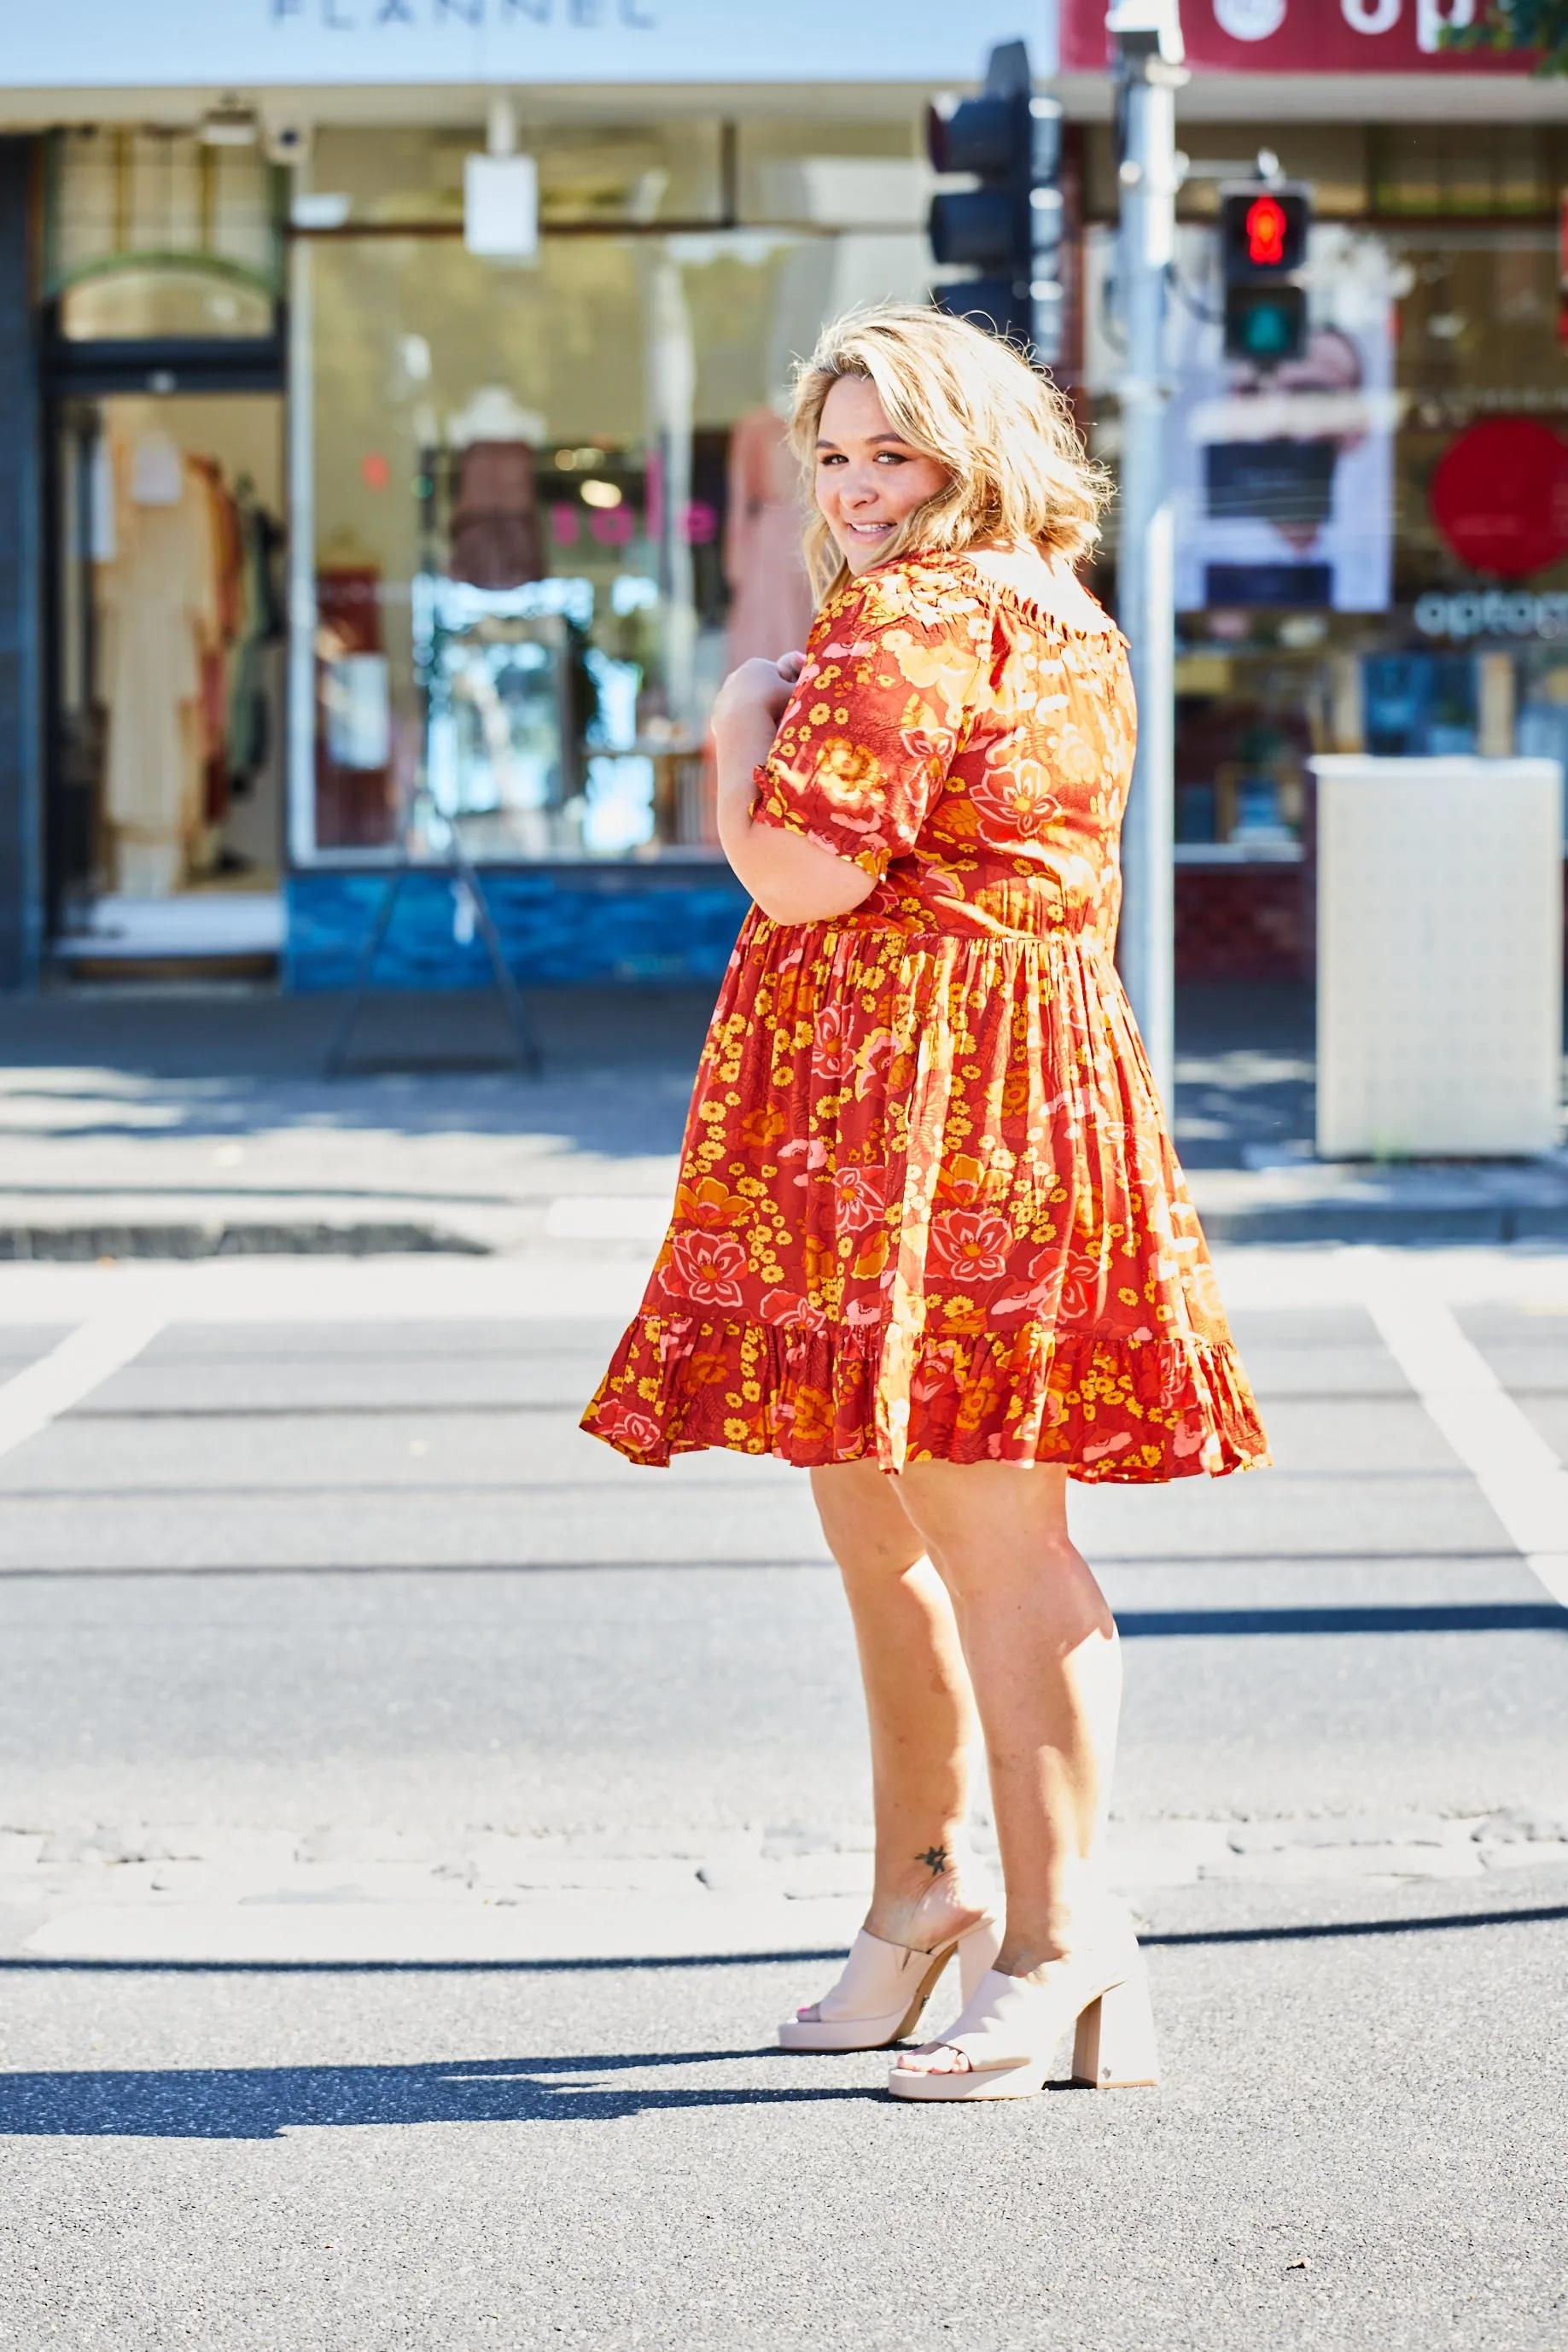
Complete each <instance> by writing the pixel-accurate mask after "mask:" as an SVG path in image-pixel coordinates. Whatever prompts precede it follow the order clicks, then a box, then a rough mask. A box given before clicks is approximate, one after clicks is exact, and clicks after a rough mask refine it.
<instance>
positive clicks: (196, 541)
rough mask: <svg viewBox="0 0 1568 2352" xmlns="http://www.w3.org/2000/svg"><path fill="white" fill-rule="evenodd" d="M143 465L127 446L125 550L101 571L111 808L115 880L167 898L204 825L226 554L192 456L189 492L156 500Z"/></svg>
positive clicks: (185, 474)
mask: <svg viewBox="0 0 1568 2352" xmlns="http://www.w3.org/2000/svg"><path fill="white" fill-rule="evenodd" d="M143 446H145V445H143ZM137 467H138V460H137V457H136V453H135V452H134V451H127V452H126V453H125V455H124V477H125V478H127V479H128V481H129V488H130V496H129V498H128V499H126V500H125V502H124V504H123V506H122V509H121V514H120V524H121V528H120V532H119V536H118V541H117V545H118V549H119V552H118V553H117V555H116V557H115V560H114V562H112V563H108V564H105V565H104V566H102V568H101V570H100V572H99V583H98V593H99V617H100V620H101V624H102V667H101V671H100V676H101V680H102V689H103V698H104V701H105V704H106V706H107V709H108V716H109V747H108V758H107V761H106V768H105V778H104V813H105V814H106V816H107V818H108V820H109V823H110V827H111V828H112V831H113V835H114V840H115V863H116V877H115V878H116V884H117V887H119V888H120V889H121V890H124V891H128V892H130V893H131V895H133V896H139V897H148V898H163V897H166V896H167V895H168V893H169V892H170V891H172V890H176V889H178V887H180V883H181V881H182V880H183V876H184V872H185V868H186V865H187V862H188V859H189V857H190V856H191V854H192V852H193V849H194V848H195V847H196V845H197V844H198V842H199V840H200V837H201V834H202V831H203V825H204V800H205V793H204V754H205V730H204V723H203V717H202V710H201V698H202V693H203V669H202V656H203V654H204V651H207V650H209V649H210V648H211V647H212V646H214V644H216V642H217V640H218V604H217V562H216V550H215V544H214V528H213V520H212V508H211V501H210V499H209V497H208V495H207V489H206V486H205V484H204V482H203V481H202V479H201V478H200V477H199V476H198V475H197V474H196V473H195V472H194V471H193V469H191V468H183V470H182V475H181V488H180V495H179V498H178V499H176V500H174V501H173V502H172V503H171V502H169V501H167V500H165V499H162V498H160V499H159V500H158V501H156V502H154V503H151V504H149V503H147V502H145V501H144V500H141V499H138V498H137V496H136V490H137V487H138V470H137ZM148 470H149V469H147V468H146V467H143V485H144V486H145V478H146V474H147V472H148ZM157 480H158V484H159V486H160V487H161V488H162V487H166V481H165V479H164V478H163V477H162V476H159V477H158V478H157Z"/></svg>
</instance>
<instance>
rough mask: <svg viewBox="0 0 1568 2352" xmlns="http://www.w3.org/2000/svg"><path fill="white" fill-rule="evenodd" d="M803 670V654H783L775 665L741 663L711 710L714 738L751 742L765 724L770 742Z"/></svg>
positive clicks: (730, 676) (767, 663)
mask: <svg viewBox="0 0 1568 2352" xmlns="http://www.w3.org/2000/svg"><path fill="white" fill-rule="evenodd" d="M805 667H806V656H805V655H804V654H785V655H783V656H781V658H780V659H779V660H778V661H776V662H774V661H764V660H761V659H758V660H755V661H744V662H742V663H741V665H740V667H739V668H738V669H732V670H731V671H730V673H729V676H728V677H727V678H726V679H725V682H724V684H723V685H722V686H721V687H720V688H719V690H718V698H717V699H716V702H715V704H714V707H713V731H714V733H715V735H716V737H718V738H719V739H720V740H721V741H722V740H723V739H724V738H725V737H726V736H728V735H732V734H737V733H738V734H740V735H742V736H744V737H745V738H746V739H747V740H754V739H755V737H756V735H757V733H758V730H759V728H760V726H761V725H762V724H763V723H764V722H766V725H767V728H768V741H769V742H771V741H772V740H773V738H774V736H775V734H776V733H777V732H778V730H779V720H780V719H782V718H783V716H784V711H785V708H786V706H787V705H788V703H789V697H790V696H791V695H792V694H793V693H794V691H795V685H796V681H797V679H798V678H799V677H800V672H801V671H802V670H803V669H804V668H805Z"/></svg>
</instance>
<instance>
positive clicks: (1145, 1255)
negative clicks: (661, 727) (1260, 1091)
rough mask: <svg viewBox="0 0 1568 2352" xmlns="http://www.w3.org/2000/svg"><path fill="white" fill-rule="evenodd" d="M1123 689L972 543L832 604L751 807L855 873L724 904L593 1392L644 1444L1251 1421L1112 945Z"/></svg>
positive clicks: (1034, 1448)
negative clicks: (678, 1123) (733, 930)
mask: <svg viewBox="0 0 1568 2352" xmlns="http://www.w3.org/2000/svg"><path fill="white" fill-rule="evenodd" d="M1133 740H1134V710H1133V697H1132V688H1131V684H1130V681H1129V678H1128V674H1127V667H1126V661H1125V649H1124V644H1123V641H1122V639H1121V638H1120V636H1119V635H1117V634H1116V632H1115V631H1114V630H1113V628H1112V627H1111V625H1109V623H1107V624H1106V625H1104V627H1103V628H1102V629H1098V630H1090V631H1079V630H1074V629H1071V628H1069V627H1067V626H1066V625H1064V624H1063V623H1062V622H1061V621H1060V620H1059V619H1056V618H1055V617H1053V616H1051V615H1050V614H1046V613H1045V612H1043V611H1042V610H1040V608H1039V607H1037V606H1036V605H1034V604H1031V603H1030V602H1029V601H1028V600H1027V598H1025V597H1023V596H1022V595H1020V594H1019V593H1017V592H1016V591H1015V590H1014V589H1012V588H1011V587H1009V586H1005V585H1003V584H1001V583H998V582H997V581H996V580H994V579H993V578H991V577H989V576H988V574H987V573H985V572H982V571H981V570H980V568H979V567H978V566H977V565H976V564H975V563H974V562H971V561H970V560H969V559H968V558H967V557H966V556H963V555H947V554H941V555H929V556H925V557H918V556H917V557H909V558H904V559H903V560H899V561H894V562H889V563H885V564H883V565H880V566H878V567H877V568H876V569H875V570H873V571H872V572H867V573H864V574H862V577H861V578H860V579H858V580H856V581H853V582H852V583H850V584H849V585H847V586H846V587H845V588H843V589H842V590H841V592H840V593H838V594H837V595H836V596H834V597H832V598H831V600H830V601H829V602H828V604H826V605H825V606H824V607H823V609H822V611H821V614H819V615H818V618H817V621H816V625H815V626H814V627H813V629H812V631H811V635H810V641H809V644H808V647H807V662H806V667H805V670H804V672H803V673H802V676H801V677H800V684H799V686H798V688H797V689H796V692H795V694H794V697H793V698H792V699H791V701H790V704H789V709H787V711H786V712H785V714H784V718H783V721H782V723H781V725H780V727H779V733H778V737H777V739H776V740H775V743H774V746H773V751H772V753H771V755H770V756H769V758H768V761H767V763H766V765H765V766H763V767H762V768H759V769H758V801H757V804H756V810H755V814H756V818H757V821H758V822H759V823H761V824H770V825H777V826H779V827H780V828H781V829H783V830H784V831H786V832H790V833H797V834H803V835H805V836H806V837H807V838H808V839H809V840H811V841H815V842H818V843H820V844H821V846H822V847H823V848H825V849H829V850H831V851H832V852H833V853H834V855H835V856H839V857H843V858H847V859H850V860H851V861H852V862H853V863H854V864H855V865H857V866H862V867H863V868H864V870H865V871H866V872H867V873H868V874H870V875H872V876H873V877H875V882H876V887H875V888H874V889H873V891H872V892H871V894H870V896H869V897H868V898H864V899H862V902H861V904H860V905H859V906H858V907H857V908H854V910H853V911H852V913H851V914H848V915H844V916H839V917H835V918H834V919H831V920H830V921H825V922H812V923H776V922H773V921H771V920H770V919H768V917H767V916H766V915H764V914H763V913H762V912H761V911H760V910H759V909H758V908H753V909H752V911H751V913H750V914H749V915H748V916H747V920H746V923H745V925H744V927H743V929H742V930H741V934H740V938H739V940H738V941H737V946H736V950H735V953H734V956H733V957H732V959H731V961H730V964H729V969H728V971H727V975H726V978H725V982H724V986H723V989H722V991H721V992H720V995H719V999H718V1003H717V1006H716V1009H715V1013H714V1016H713V1025H712V1027H711V1029H710V1030H709V1033H708V1037H707V1042H706V1045H705V1047H704V1050H703V1056H702V1063H701V1066H700V1070H699V1073H698V1076H697V1082H696V1090H695V1097H694V1099H693V1102H692V1109H691V1117H690V1121H689V1123H688V1126H687V1129H686V1136H685V1150H684V1152H683V1157H682V1162H681V1172H680V1182H679V1189H678V1191H677V1192H676V1196H675V1209H674V1221H673V1223H671V1226H670V1230H669V1234H668V1236H667V1238H666V1240H665V1242H664V1247H663V1249H662V1250H661V1251H660V1253H659V1257H658V1262H657V1264H656V1265H655V1266H654V1269H653V1276H652V1278H651V1280H650V1282H649V1284H648V1288H647V1293H646V1295H645V1297H644V1298H643V1307H642V1311H641V1313H640V1314H639V1315H638V1317H637V1319H636V1321H635V1322H634V1323H633V1324H632V1328H631V1329H630V1330H629V1331H628V1332H627V1333H626V1336H625V1338H624V1339H622V1342H621V1345H620V1347H619V1348H618V1349H617V1350H616V1353H615V1356H614V1360H613V1361H612V1364H611V1367H610V1370H609V1371H608V1372H607V1373H606V1375H605V1378H604V1380H603V1381H602V1383H601V1387H600V1389H599V1391H598V1393H597V1395H596V1396H595V1397H594V1400H593V1402H592V1403H591V1405H590V1407H589V1409H588V1412H587V1413H586V1415H585V1416H584V1423H583V1425H584V1427H585V1428H587V1429H590V1430H591V1431H592V1432H593V1433H594V1434H595V1435H596V1436H599V1437H602V1438H604V1439H606V1440H607V1441H608V1442H609V1444H612V1445H613V1446H615V1447H617V1448H618V1449H619V1450H620V1451H621V1452H622V1454H626V1455H628V1456H629V1457H630V1458H631V1460H632V1461H633V1462H643V1463H652V1464H665V1463H667V1462H668V1461H669V1460H670V1458H671V1456H672V1455H673V1454H680V1453H685V1452H688V1451H691V1450H693V1449H695V1448H698V1447H703V1446H725V1447H729V1448H731V1449H733V1450H734V1451H737V1452H739V1453H743V1454H778V1455H780V1456H782V1458H783V1459H784V1460H786V1461H788V1462H794V1463H799V1464H803V1465H820V1464H825V1463H833V1462H855V1461H860V1460H862V1459H864V1460H872V1461H874V1462H876V1463H877V1464H878V1465H880V1466H881V1467H882V1468H883V1470H887V1471H897V1470H899V1469H901V1468H902V1467H903V1466H904V1464H905V1463H907V1462H920V1461H927V1460H936V1461H948V1462H985V1461H992V1462H996V1461H1000V1462H1018V1463H1030V1462H1052V1463H1063V1464H1065V1465H1067V1467H1068V1468H1069V1470H1070V1471H1071V1474H1072V1475H1073V1476H1074V1477H1077V1478H1084V1479H1102V1478H1113V1479H1124V1480H1160V1479H1168V1478H1180V1477H1186V1476H1189V1475H1193V1474H1194V1473H1196V1472H1199V1471H1207V1472H1208V1473H1210V1474H1213V1475H1218V1474H1221V1473H1223V1472H1226V1471H1229V1470H1236V1469H1240V1468H1244V1467H1246V1466H1247V1465H1250V1464H1254V1463H1257V1462H1260V1461H1262V1460H1264V1459H1265V1458H1266V1454H1265V1443H1266V1441H1265V1439H1264V1435H1263V1431H1262V1428H1261V1426H1260V1422H1259V1418H1258V1413H1257V1410H1256V1408H1255V1406H1254V1404H1253V1402H1252V1397H1251V1393H1250V1391H1249V1388H1248V1385H1247V1381H1246V1376H1245V1374H1244V1373H1243V1371H1242V1370H1241V1367H1240V1364H1239V1361H1238V1360H1237V1357H1236V1354H1235V1351H1234V1349H1233V1348H1232V1345H1231V1341H1230V1336H1229V1333H1228V1329H1227V1328H1226V1323H1225V1318H1224V1314H1223V1311H1222V1309H1221V1307H1220V1304H1219V1300H1218V1295H1217V1292H1216V1288H1215V1283H1214V1277H1213V1274H1212V1271H1211V1269H1210V1266H1209V1263H1208V1258H1207V1252H1206V1250H1205V1247H1204V1242H1203V1236H1202V1234H1201V1233H1200V1231H1199V1229H1198V1223H1197V1216H1196V1214H1195V1213H1194V1211H1193V1209H1192V1206H1191V1203H1190V1202H1189V1201H1188V1199H1187V1196H1186V1188H1185V1186H1184V1184H1183V1181H1182V1177H1181V1171H1180V1170H1179V1169H1178V1168H1177V1166H1176V1158H1175V1154H1174V1153H1173V1151H1172V1150H1171V1146H1170V1142H1169V1140H1168V1139H1167V1136H1166V1129H1165V1125H1164V1122H1163V1119H1162V1118H1161V1113H1160V1107H1159V1103H1158V1101H1157V1099H1156V1097H1155V1091H1154V1087H1153V1083H1152V1081H1151V1078H1150V1076H1149V1071H1148V1066H1147V1064H1146V1063H1145V1058H1144V1052H1143V1047H1142V1045H1140V1043H1139V1039H1138V1034H1137V1031H1136V1029H1135V1028H1134V1024H1133V1018H1132V1014H1131V1012H1130V1011H1129V1008H1128V1005H1127V1002H1126V999H1125V997H1124V994H1123V992H1122V987H1121V983H1120V982H1119V980H1118V979H1117V976H1116V971H1115V966H1114V964H1113V961H1112V948H1113V941H1114V938H1115V930H1116V915H1117V908H1118V904H1119V900H1120V894H1121V882H1120V875H1119V870H1118V866H1117V840H1118V835H1119V832H1120V827H1121V821H1122V811H1123V807H1124V803H1125V800H1126V795H1127V784H1128V779H1129V776H1130V773H1131V770H1132V762H1133Z"/></svg>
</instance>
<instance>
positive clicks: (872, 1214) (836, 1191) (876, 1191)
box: [833, 1168, 887, 1234]
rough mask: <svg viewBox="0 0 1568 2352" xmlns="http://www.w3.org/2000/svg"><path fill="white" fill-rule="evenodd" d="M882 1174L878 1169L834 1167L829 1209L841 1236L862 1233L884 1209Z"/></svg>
mask: <svg viewBox="0 0 1568 2352" xmlns="http://www.w3.org/2000/svg"><path fill="white" fill-rule="evenodd" d="M885 1181H886V1171H885V1170H883V1169H881V1168H835V1169H834V1171H833V1206H834V1211H835V1214H836V1218H837V1222H838V1228H839V1231H840V1233H841V1234H858V1233H863V1231H864V1230H865V1228H866V1226H867V1225H871V1224H874V1223H876V1220H877V1219H878V1217H880V1216H881V1215H883V1212H884V1211H885V1209H886V1207H887V1201H886V1198H885V1195H884V1192H883V1185H884V1183H885Z"/></svg>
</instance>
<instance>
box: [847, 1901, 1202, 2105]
mask: <svg viewBox="0 0 1568 2352" xmlns="http://www.w3.org/2000/svg"><path fill="white" fill-rule="evenodd" d="M1070 2027H1072V2028H1074V2029H1075V2032H1074V2034H1073V2047H1072V2079H1073V2080H1074V2082H1089V2083H1092V2084H1095V2085H1096V2086H1097V2087H1098V2088H1099V2089H1101V2090H1106V2091H1109V2090H1120V2089H1121V2088H1122V2087H1123V2086H1124V2085H1127V2084H1134V2083H1154V2082H1157V2081H1158V2079H1159V2074H1158V2069H1157V2066H1156V2064H1155V2026H1154V2018H1153V2016H1152V2014H1151V2012H1150V2009H1149V1989H1148V1985H1147V1982H1146V1981H1145V1976H1144V1964H1143V1959H1142V1957H1141V1955H1140V1954H1139V1951H1138V1947H1137V1942H1136V1939H1135V1937H1134V1934H1133V1930H1132V1925H1131V1922H1130V1921H1129V1920H1128V1919H1127V1917H1126V1916H1125V1914H1124V1913H1123V1912H1122V1911H1121V1910H1120V1909H1119V1907H1116V1906H1106V1909H1105V1912H1104V1915H1103V1926H1102V1927H1101V1931H1100V1933H1099V1935H1098V1936H1097V1937H1095V1938H1094V1939H1093V1940H1092V1941H1091V1942H1089V1943H1087V1944H1085V1945H1084V1946H1082V1948H1078V1949H1076V1950H1074V1951H1073V1952H1071V1954H1069V1955H1068V1956H1067V1957H1065V1958H1062V1959H1061V1960H1058V1961H1052V1962H1051V1965H1050V1966H1049V1967H1048V1968H1046V1969H1042V1970H1041V1971H1040V1975H1039V1976H1038V1977H1009V1976H1003V1975H1002V1974H1001V1973H1000V1971H999V1970H998V1969H995V1968H993V1969H990V1970H989V1971H988V1973H987V1974H986V1975H985V1976H984V1977H982V1979H980V1982H979V1984H978V1985H977V1987H976V1989H975V1990H974V1992H973V1993H972V1994H971V1996H970V1998H969V1999H968V2000H967V2001H966V2002H965V2004H964V2010H963V2013H962V2015H961V2016H960V2017H959V2018H958V2020H957V2021H956V2024H954V2025H952V2026H950V2027H949V2028H948V2030H947V2032H946V2033H945V2034H944V2035H943V2036H942V2039H941V2041H940V2042H929V2043H927V2044H926V2046H925V2048H924V2049H922V2050H916V2051H912V2052H911V2053H909V2055H908V2056H907V2057H905V2058H904V2059H901V2060H900V2062H899V2063H898V2064H897V2065H896V2066H894V2070H893V2072H892V2074H890V2075H889V2077H888V2083H887V2087H888V2089H889V2091H890V2092H891V2093H892V2095H893V2096H894V2098H895V2099H933V2100H936V2099H1028V2098H1033V2097H1034V2096H1035V2095H1037V2094H1038V2093H1039V2092H1040V2090H1042V2089H1043V2088H1044V2086H1045V2083H1046V2079H1047V2077H1048V2075H1049V2074H1050V2072H1051V2060H1052V2058H1053V2057H1054V2056H1055V2054H1056V2049H1057V2045H1058V2043H1059V2042H1061V2037H1062V2035H1063V2034H1064V2033H1065V2032H1067V2031H1068V2029H1069V2028H1070ZM943 2050H949V2051H953V2052H955V2053H956V2054H957V2056H958V2057H960V2058H961V2059H963V2061H964V2062H965V2063H963V2065H962V2066H958V2067H949V2066H931V2065H929V2064H927V2063H925V2062H926V2061H927V2060H929V2059H931V2058H934V2057H935V2056H936V2053H937V2052H938V2051H943Z"/></svg>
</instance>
